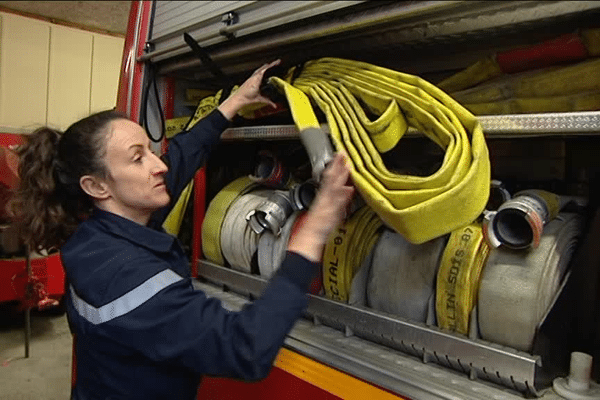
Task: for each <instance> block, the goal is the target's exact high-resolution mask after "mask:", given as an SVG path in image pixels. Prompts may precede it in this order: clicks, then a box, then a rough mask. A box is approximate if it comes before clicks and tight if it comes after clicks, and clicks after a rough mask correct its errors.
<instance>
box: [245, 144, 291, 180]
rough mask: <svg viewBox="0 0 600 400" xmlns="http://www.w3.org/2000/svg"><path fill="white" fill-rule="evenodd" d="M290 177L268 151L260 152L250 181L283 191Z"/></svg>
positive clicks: (279, 161) (275, 157)
mask: <svg viewBox="0 0 600 400" xmlns="http://www.w3.org/2000/svg"><path fill="white" fill-rule="evenodd" d="M290 176H291V174H290V171H289V170H288V169H287V168H286V167H285V165H283V163H282V162H281V160H280V159H279V158H278V157H277V156H275V155H274V154H273V153H271V152H270V151H268V150H261V151H260V152H259V153H258V162H257V163H256V166H255V168H254V175H251V176H250V179H252V180H253V181H255V182H256V183H259V184H261V185H264V186H268V187H271V188H275V189H283V188H285V187H286V186H287V185H288V183H289V181H290Z"/></svg>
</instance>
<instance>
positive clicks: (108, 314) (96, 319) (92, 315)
mask: <svg viewBox="0 0 600 400" xmlns="http://www.w3.org/2000/svg"><path fill="white" fill-rule="evenodd" d="M182 279H183V278H182V277H181V276H179V275H177V274H176V273H175V272H173V271H172V270H170V269H166V270H164V271H162V272H159V273H158V274H156V275H154V276H153V277H152V278H150V279H148V280H147V281H145V282H144V283H142V284H141V285H139V286H138V287H136V288H135V289H132V290H131V291H129V292H127V293H125V294H124V295H123V296H121V297H119V298H117V299H115V300H113V301H111V302H110V303H108V304H105V305H103V306H102V307H100V308H96V307H94V306H92V305H90V304H88V303H86V302H85V300H83V299H82V298H81V297H79V296H78V295H77V294H76V293H75V290H74V289H73V286H70V287H69V288H70V290H71V299H72V301H73V305H74V306H75V309H76V310H77V312H78V313H79V315H81V316H82V317H83V318H85V319H86V320H87V321H89V322H90V323H92V324H94V325H98V324H101V323H104V322H108V321H110V320H112V319H114V318H117V317H120V316H121V315H125V314H127V313H128V312H130V311H133V310H135V309H136V308H137V307H139V306H141V305H142V304H144V303H145V302H146V301H148V300H150V299H151V298H152V297H153V296H154V295H156V294H157V293H158V292H160V291H161V290H162V289H164V288H166V287H167V286H169V285H171V284H173V283H175V282H179V281H180V280H182Z"/></svg>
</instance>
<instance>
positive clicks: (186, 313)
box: [101, 252, 320, 380]
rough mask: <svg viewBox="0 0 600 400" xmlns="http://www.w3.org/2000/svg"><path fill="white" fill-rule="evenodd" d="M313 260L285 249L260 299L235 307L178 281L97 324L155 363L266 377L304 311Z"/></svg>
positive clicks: (205, 372)
mask: <svg viewBox="0 0 600 400" xmlns="http://www.w3.org/2000/svg"><path fill="white" fill-rule="evenodd" d="M319 266H320V264H318V263H313V262H311V261H309V260H307V259H305V258H304V257H302V256H300V255H298V254H295V253H291V252H288V254H287V255H286V258H285V259H284V261H283V263H282V265H281V268H280V269H279V270H278V271H277V273H276V274H275V275H273V277H272V279H271V281H270V282H269V284H268V285H267V287H266V288H265V291H264V292H263V294H262V295H261V297H260V298H259V299H257V300H255V301H254V302H252V303H249V304H247V305H246V306H245V307H244V308H243V309H242V310H241V311H239V312H230V311H227V310H226V309H224V308H223V307H222V305H221V302H220V300H218V299H214V298H208V297H207V296H206V295H205V294H204V293H203V292H201V291H199V290H194V289H193V288H192V287H191V285H190V281H189V280H181V281H179V282H177V283H174V284H172V285H170V286H168V287H167V288H165V289H163V290H161V291H160V292H159V293H157V294H156V295H154V296H153V297H152V298H151V299H150V300H148V301H147V302H145V303H144V304H143V305H142V306H140V307H138V308H136V309H135V310H133V311H131V312H130V313H128V314H126V315H123V316H121V317H119V318H116V319H114V320H113V321H110V323H107V324H104V325H105V326H103V327H101V329H102V331H103V333H102V334H103V335H109V336H110V337H112V338H113V340H117V341H119V342H121V344H123V345H125V346H128V347H132V348H134V349H135V350H137V351H139V352H142V353H143V354H144V355H145V356H146V357H148V358H149V359H151V360H154V361H157V362H166V363H171V364H172V365H174V366H175V365H177V366H184V367H186V368H188V369H190V370H192V371H194V372H195V373H197V374H199V375H212V376H221V377H230V378H239V379H244V380H257V379H262V378H264V377H266V376H267V375H268V373H269V371H270V370H271V367H272V364H273V361H274V359H275V357H276V356H277V353H278V351H279V349H280V348H281V346H282V345H283V342H284V339H285V336H286V335H287V333H288V332H289V331H290V329H291V328H292V327H293V325H294V323H295V321H296V320H297V318H299V317H300V315H301V313H302V311H303V310H304V309H305V307H306V305H307V302H308V297H307V296H306V292H307V290H308V287H309V284H310V282H311V280H312V279H313V278H314V276H315V274H316V272H317V271H318V268H319Z"/></svg>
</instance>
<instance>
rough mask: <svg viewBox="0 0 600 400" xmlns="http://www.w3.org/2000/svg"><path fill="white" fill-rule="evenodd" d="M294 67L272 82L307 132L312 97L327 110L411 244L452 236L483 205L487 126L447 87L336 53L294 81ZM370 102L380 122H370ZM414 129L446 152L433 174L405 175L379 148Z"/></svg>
mask: <svg viewBox="0 0 600 400" xmlns="http://www.w3.org/2000/svg"><path fill="white" fill-rule="evenodd" d="M293 72H294V69H292V70H290V72H289V74H288V77H287V78H286V80H283V79H280V78H277V77H271V78H270V80H269V81H270V83H272V84H274V85H275V86H277V87H278V88H279V89H280V90H282V91H283V92H284V93H285V94H286V97H287V99H288V103H289V105H290V108H291V111H292V117H293V118H294V121H295V123H296V125H297V127H298V129H299V130H300V132H301V135H302V131H304V130H306V129H316V128H318V127H319V124H318V121H317V118H316V116H315V113H314V111H313V109H312V106H311V103H310V100H309V98H310V99H311V100H313V101H314V102H315V103H316V104H317V105H318V106H319V108H320V109H321V110H322V111H323V112H324V114H325V115H326V117H327V122H328V124H329V129H330V135H331V139H332V140H333V143H334V145H335V148H336V149H337V151H342V152H345V153H346V154H348V156H349V158H350V160H351V161H352V163H351V164H352V168H351V176H352V179H353V182H354V184H355V186H356V187H357V189H358V191H359V192H360V194H361V195H362V197H363V198H364V199H365V201H366V203H367V204H368V205H369V206H370V207H371V208H372V209H373V210H375V212H376V213H377V214H378V215H379V217H380V218H381V219H382V220H383V221H384V222H385V223H386V224H387V225H389V226H390V227H392V228H393V229H394V230H396V231H397V232H399V233H400V234H402V235H403V236H404V237H405V238H406V239H407V240H408V241H410V242H411V243H416V244H419V243H424V242H426V241H429V240H431V239H433V238H436V237H439V236H442V235H444V234H447V233H450V232H452V231H454V230H456V229H459V228H461V227H464V226H465V225H467V224H469V223H471V222H472V221H474V220H475V219H476V218H477V217H478V216H479V215H480V214H481V212H482V211H483V210H484V208H485V205H486V203H487V200H488V196H489V187H490V162H489V155H488V149H487V146H486V143H485V139H484V136H483V131H482V128H481V125H480V124H479V122H478V121H477V119H476V118H475V117H474V116H473V115H472V114H471V113H470V112H469V111H467V110H466V109H465V108H464V107H462V106H461V105H460V104H458V103H457V102H456V101H454V100H453V99H452V98H450V97H449V96H448V95H446V94H445V93H444V92H442V91H441V90H440V89H438V88H436V87H435V86H433V85H432V84H430V83H428V82H426V81H424V80H422V79H420V78H418V77H416V76H412V75H408V74H403V73H400V72H396V71H393V70H389V69H385V68H381V67H377V66H374V65H371V64H367V63H363V62H356V61H349V60H344V59H337V58H323V59H319V60H315V61H310V62H308V63H306V64H305V65H304V67H303V68H302V71H301V72H300V74H299V75H298V77H297V78H296V79H295V80H294V81H293V82H291V76H292V73H293ZM290 82H291V83H290ZM303 95H304V96H303ZM361 105H362V106H361ZM363 107H365V108H367V109H368V112H369V113H371V114H375V115H377V116H378V117H377V119H376V120H375V121H371V120H370V119H369V117H368V116H367V113H366V112H365V110H364V109H363ZM407 126H412V127H414V128H416V129H417V130H419V131H421V132H423V133H424V134H425V135H426V136H427V137H429V138H430V139H431V140H433V141H434V142H435V143H437V144H438V145H439V146H440V147H442V148H443V149H445V151H446V155H445V157H444V161H443V164H442V166H441V167H440V169H439V170H438V171H437V172H436V173H434V174H433V175H431V176H426V177H419V176H409V175H401V174H397V173H394V172H393V171H390V170H388V169H387V168H386V166H385V165H384V163H383V160H382V158H381V154H380V153H383V152H385V151H388V150H390V149H391V148H393V147H395V146H397V145H398V142H399V141H400V139H401V138H402V136H403V135H404V133H405V132H406V128H407ZM313 165H314V164H313ZM313 172H314V171H313Z"/></svg>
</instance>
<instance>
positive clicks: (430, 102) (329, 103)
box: [203, 58, 579, 350]
mask: <svg viewBox="0 0 600 400" xmlns="http://www.w3.org/2000/svg"><path fill="white" fill-rule="evenodd" d="M270 81H271V82H272V83H273V84H274V85H276V86H277V87H279V88H280V89H281V90H282V91H283V92H284V93H285V95H286V97H287V99H288V103H289V105H290V109H291V112H292V116H293V118H294V121H295V123H296V125H297V127H298V129H299V130H300V131H303V130H305V129H307V128H318V127H319V126H320V124H319V122H318V121H317V118H316V116H315V112H314V110H313V109H312V107H313V106H315V107H318V108H320V110H321V111H322V112H323V113H324V115H325V116H326V118H327V123H328V125H329V129H330V134H331V140H332V142H333V144H334V145H335V147H336V149H337V150H338V151H343V152H345V153H346V154H348V156H349V158H350V163H351V176H352V180H353V182H354V184H355V186H356V187H357V188H358V192H359V194H360V196H361V198H362V199H363V200H364V202H365V203H366V206H365V207H362V208H360V209H359V210H357V211H355V212H354V213H353V214H351V215H350V216H349V217H348V219H347V220H346V221H345V222H344V223H343V224H342V225H340V226H339V227H336V228H335V229H334V231H333V233H332V235H331V237H330V239H329V241H328V243H327V245H326V248H325V252H324V255H323V282H322V286H323V291H324V294H325V295H326V296H327V297H329V298H331V299H335V300H338V301H344V302H346V301H349V299H352V298H353V297H354V298H362V299H363V301H364V305H367V306H368V307H371V308H373V309H376V310H380V311H383V312H386V313H391V314H395V315H397V316H399V317H402V318H405V319H408V320H412V321H419V322H426V323H428V324H436V325H438V326H439V327H440V328H443V329H446V330H449V331H453V332H455V333H457V334H463V335H471V336H480V337H482V338H483V339H486V340H489V341H494V342H497V343H502V344H505V345H507V346H512V347H514V348H518V349H526V350H528V349H531V345H532V341H533V337H534V334H532V333H531V332H532V331H533V332H535V329H536V327H537V325H538V324H539V323H541V321H542V320H543V316H544V313H546V312H548V309H549V307H550V306H551V303H552V299H554V298H555V297H556V295H557V294H558V292H559V290H560V285H561V284H562V283H563V282H564V279H565V276H566V274H565V271H566V264H567V261H568V260H569V258H570V256H571V252H572V250H571V248H572V247H573V243H576V241H577V237H578V229H579V228H578V226H579V224H577V223H575V222H569V223H568V224H567V225H568V226H570V227H571V228H569V229H566V228H565V229H562V230H561V229H560V228H557V226H562V225H561V222H562V223H563V224H564V221H565V218H566V219H567V220H568V221H572V220H573V221H575V220H577V219H578V217H573V218H570V217H568V216H564V215H562V214H559V216H558V217H557V218H556V219H555V221H550V222H549V223H548V225H547V226H546V227H544V230H543V232H540V236H539V237H540V245H539V246H537V247H536V246H533V247H531V248H526V249H520V250H519V251H516V250H515V249H510V248H504V247H502V248H494V249H493V250H492V251H490V245H489V243H488V242H487V241H486V236H485V229H482V221H483V218H482V216H483V215H482V212H483V211H484V209H485V207H486V205H487V204H488V198H489V194H490V190H491V189H490V183H491V182H490V165H489V157H488V152H487V147H486V144H485V140H484V138H483V132H482V130H481V126H480V124H479V122H478V121H477V120H476V118H475V117H473V115H471V114H470V113H469V112H468V111H466V110H465V109H464V108H463V107H461V106H460V105H459V104H458V103H456V102H455V101H454V100H452V99H451V98H450V97H448V96H447V95H446V94H445V93H443V92H442V91H440V90H439V89H438V88H436V87H435V86H433V85H431V84H429V83H427V82H426V81H423V80H422V79H420V78H418V77H415V76H411V75H407V74H402V73H399V72H396V71H391V70H388V69H385V68H381V67H376V66H373V65H370V64H367V63H361V62H354V61H349V60H342V59H333V58H325V59H320V60H315V61H311V62H308V63H306V64H304V66H303V68H302V69H301V70H300V71H298V70H293V71H290V74H289V76H288V77H286V78H285V79H281V78H276V77H273V78H270ZM408 126H412V127H414V128H416V129H417V130H418V131H420V132H422V133H423V134H425V135H426V136H427V137H429V138H430V139H431V140H432V141H434V142H435V143H436V144H438V145H439V146H440V147H441V148H442V149H444V150H445V152H446V155H445V157H444V161H443V164H442V166H441V168H440V169H439V170H438V171H437V172H436V173H434V174H433V175H431V176H425V177H421V176H409V175H402V174H397V173H395V172H394V171H391V170H389V169H388V168H387V167H386V166H385V165H384V163H383V160H382V157H381V154H382V153H385V152H388V151H390V150H392V149H393V148H395V147H397V146H399V145H401V143H400V139H401V138H402V136H403V135H404V133H405V132H406V130H407V128H408ZM252 185H254V186H252ZM257 187H258V186H257V185H256V181H254V182H250V183H249V182H247V181H244V180H243V179H242V180H240V181H238V183H237V184H235V185H234V186H233V188H232V187H230V188H229V189H227V188H226V189H225V192H226V193H228V194H227V195H222V196H221V195H220V194H218V195H217V197H218V198H219V200H218V202H219V204H218V205H215V206H213V202H214V201H215V200H213V202H211V204H210V205H209V210H208V211H209V212H207V217H206V218H207V220H212V221H211V222H206V220H205V224H203V246H204V247H205V255H206V256H207V258H208V259H209V260H211V261H215V262H221V263H223V261H224V260H226V261H227V263H228V264H229V265H230V266H231V267H233V268H237V269H242V270H245V271H247V272H248V271H251V270H252V268H251V267H250V266H249V265H248V263H251V262H252V261H251V260H252V259H253V257H254V252H256V253H258V257H257V259H258V271H259V273H260V274H261V275H263V276H264V277H267V278H268V277H270V276H271V275H272V274H273V272H274V271H275V270H276V269H277V267H278V265H279V264H280V262H281V260H282V258H283V255H284V254H285V251H284V249H285V247H287V243H289V241H290V240H293V231H294V226H296V222H297V221H298V219H299V215H301V214H300V213H298V212H295V213H293V214H292V215H291V216H289V218H288V220H287V221H286V222H285V224H283V227H282V229H281V231H280V232H276V233H275V232H269V231H268V230H265V231H263V232H261V233H257V232H256V231H254V233H253V234H250V233H249V231H248V215H246V216H244V214H245V213H246V212H251V210H250V208H252V206H251V202H250V201H249V200H248V202H246V203H244V202H242V203H240V204H239V205H237V206H235V207H233V203H237V202H238V201H240V200H241V199H242V198H244V196H248V194H251V193H252V191H253V190H255V189H257ZM266 197H268V195H265V196H263V201H264V198H266ZM215 199H217V198H215ZM227 199H228V200H229V203H231V204H230V205H229V204H228V205H226V204H224V201H225V200H227ZM507 199H508V198H503V200H507ZM243 204H245V206H244V205H243ZM246 206H247V208H244V207H246ZM505 207H506V206H505ZM211 208H213V209H212V210H211ZM502 210H504V209H502ZM502 210H500V211H502ZM219 213H222V217H219V216H217V215H219ZM229 213H232V215H231V216H229V215H228V214H229ZM224 221H227V223H225V222H224ZM557 224H558V225H557ZM205 226H206V227H207V228H206V232H207V234H206V235H204V232H205ZM208 227H210V228H208ZM212 229H216V230H218V233H214V232H209V230H212ZM235 229H237V230H238V232H237V233H235V234H234V233H232V230H235ZM557 229H558V231H557ZM240 232H243V233H240ZM557 232H562V233H561V234H560V235H559V234H558V233H557ZM211 235H212V237H211ZM226 235H231V236H232V237H233V236H235V237H237V238H238V239H236V240H232V239H231V238H230V239H226V238H225V239H224V236H226ZM561 235H562V236H561ZM215 238H219V243H220V245H219V246H220V248H216V247H218V246H215V245H214V244H212V245H211V244H210V243H207V242H208V241H211V240H214V239H215ZM228 240H229V241H228ZM244 240H248V241H249V242H250V244H246V243H244ZM205 243H207V244H208V247H209V248H210V247H211V246H212V249H209V251H208V252H207V251H206V247H207V246H206V244H205ZM542 243H547V245H545V246H542ZM565 243H568V245H566V244H565ZM234 244H235V246H234ZM492 247H497V246H492ZM217 250H218V251H217ZM236 252H239V253H240V254H236ZM533 252H535V255H531V254H532V253H533ZM217 253H218V254H217ZM503 254H511V257H512V258H511V259H510V262H505V261H502V257H507V256H506V255H504V256H501V255H503ZM222 255H224V256H225V257H222ZM211 257H212V258H211ZM223 258H224V260H223ZM219 259H221V261H219ZM533 259H535V260H537V262H538V264H540V263H541V264H544V265H543V266H542V267H540V266H534V267H531V263H532V261H530V260H533ZM557 260H559V261H557ZM507 264H510V265H511V266H512V268H508V270H507V272H503V273H494V271H496V270H498V269H499V268H500V267H499V265H507ZM541 264H540V265H541ZM359 269H361V272H362V273H361V277H362V280H363V282H362V284H358V283H357V281H353V279H354V278H355V277H357V278H358V275H357V272H358V270H359ZM538 269H540V270H543V271H545V272H544V273H543V274H541V275H540V273H538V272H535V271H537V270H538ZM363 270H364V271H363ZM522 270H528V272H529V273H528V274H525V275H523V274H521V275H520V274H519V272H518V271H522ZM540 276H552V280H551V282H550V283H548V282H547V281H545V280H543V279H539V277H540ZM482 277H483V278H482ZM511 280H512V281H511ZM507 281H510V282H511V285H512V286H514V287H519V288H525V291H527V292H529V293H530V297H531V298H532V300H530V301H529V302H528V303H527V304H528V305H527V307H528V308H529V309H530V310H533V311H531V312H532V313H533V315H527V316H526V317H523V318H525V319H526V320H527V321H526V323H523V321H521V320H520V319H523V318H521V317H520V316H519V312H518V310H516V309H513V310H512V311H511V312H506V313H503V314H502V322H499V321H498V320H494V318H493V317H494V316H497V315H499V314H500V313H497V311H498V310H499V309H501V308H504V309H506V310H509V309H510V307H509V304H510V300H509V299H508V298H510V297H515V296H511V295H510V293H511V292H510V290H508V288H507V287H506V282H507ZM496 287H502V288H504V289H503V291H504V292H505V293H504V297H502V296H501V295H499V294H498V293H497V291H494V290H490V288H496ZM359 292H362V293H359ZM507 294H508V295H507ZM521 298H523V297H522V296H521ZM548 299H550V300H548ZM540 310H542V311H540ZM525 314H527V313H525ZM490 321H492V322H491V323H490ZM494 321H495V322H494ZM517 330H518V331H520V332H521V333H522V335H521V336H519V335H517V336H519V337H517V338H514V337H511V334H510V333H507V331H517ZM525 332H527V333H525ZM513 336H514V335H513Z"/></svg>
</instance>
